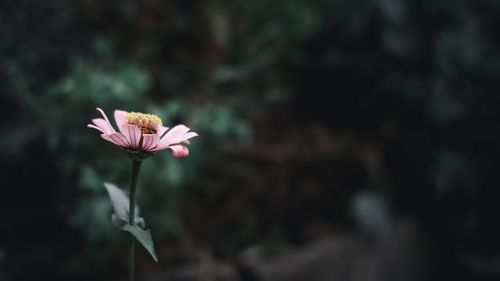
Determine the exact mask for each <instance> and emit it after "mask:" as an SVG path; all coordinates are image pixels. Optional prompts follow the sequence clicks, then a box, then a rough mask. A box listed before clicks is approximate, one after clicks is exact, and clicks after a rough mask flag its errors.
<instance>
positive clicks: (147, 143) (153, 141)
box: [141, 134, 160, 151]
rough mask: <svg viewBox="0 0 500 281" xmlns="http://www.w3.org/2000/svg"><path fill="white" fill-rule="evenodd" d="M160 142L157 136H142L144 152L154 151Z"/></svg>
mask: <svg viewBox="0 0 500 281" xmlns="http://www.w3.org/2000/svg"><path fill="white" fill-rule="evenodd" d="M159 141H160V136H159V135H157V134H144V135H142V144H141V149H142V150H144V151H153V148H155V147H156V145H157V144H158V142H159Z"/></svg>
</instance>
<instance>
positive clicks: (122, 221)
mask: <svg viewBox="0 0 500 281" xmlns="http://www.w3.org/2000/svg"><path fill="white" fill-rule="evenodd" d="M104 186H105V187H106V190H107V192H108V194H109V199H110V200H111V205H112V206H113V214H112V215H111V220H112V221H113V224H114V225H116V226H118V227H119V228H120V229H122V230H123V231H127V232H130V234H132V235H133V236H134V237H135V238H136V239H137V241H139V243H141V245H142V246H143V247H144V248H145V249H146V250H147V251H148V252H149V254H150V255H151V256H152V257H153V259H154V260H155V261H156V262H157V261H158V257H157V256H156V253H155V249H154V244H153V239H152V238H151V233H150V231H149V230H145V229H144V228H145V227H146V223H145V221H144V219H143V218H141V217H140V216H139V206H137V204H136V208H135V225H131V224H129V222H128V219H129V217H128V214H129V207H130V206H129V202H130V200H129V198H128V196H127V194H126V193H125V192H124V191H123V190H122V189H120V188H119V187H117V186H116V185H114V184H112V183H104Z"/></svg>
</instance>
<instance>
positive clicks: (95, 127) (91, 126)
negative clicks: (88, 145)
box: [87, 124, 106, 134]
mask: <svg viewBox="0 0 500 281" xmlns="http://www.w3.org/2000/svg"><path fill="white" fill-rule="evenodd" d="M87 127H88V128H93V129H96V130H99V131H101V133H103V134H106V131H104V130H103V129H102V128H100V127H97V126H96V125H92V124H88V125H87Z"/></svg>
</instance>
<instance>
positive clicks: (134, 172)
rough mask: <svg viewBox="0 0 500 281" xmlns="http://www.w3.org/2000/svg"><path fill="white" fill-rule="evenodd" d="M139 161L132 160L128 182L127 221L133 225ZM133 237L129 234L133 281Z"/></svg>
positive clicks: (130, 268) (130, 277)
mask: <svg viewBox="0 0 500 281" xmlns="http://www.w3.org/2000/svg"><path fill="white" fill-rule="evenodd" d="M141 163H142V162H141V161H139V160H135V159H133V160H132V182H131V183H130V202H129V214H128V222H129V224H130V225H135V194H136V184H137V177H138V176H139V169H140V168H141ZM134 243H135V238H134V236H133V235H132V234H130V243H129V256H128V262H129V280H130V281H134V256H135V244H134Z"/></svg>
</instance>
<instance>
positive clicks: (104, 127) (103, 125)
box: [92, 118, 115, 134]
mask: <svg viewBox="0 0 500 281" xmlns="http://www.w3.org/2000/svg"><path fill="white" fill-rule="evenodd" d="M92 123H94V125H96V126H97V127H99V128H101V130H103V131H104V133H105V134H111V133H114V132H115V130H113V129H111V130H110V127H109V125H108V123H106V120H104V119H102V118H95V119H92Z"/></svg>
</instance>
